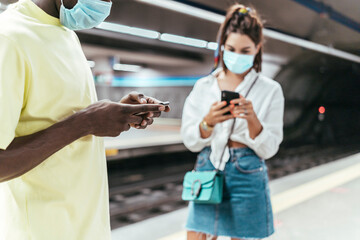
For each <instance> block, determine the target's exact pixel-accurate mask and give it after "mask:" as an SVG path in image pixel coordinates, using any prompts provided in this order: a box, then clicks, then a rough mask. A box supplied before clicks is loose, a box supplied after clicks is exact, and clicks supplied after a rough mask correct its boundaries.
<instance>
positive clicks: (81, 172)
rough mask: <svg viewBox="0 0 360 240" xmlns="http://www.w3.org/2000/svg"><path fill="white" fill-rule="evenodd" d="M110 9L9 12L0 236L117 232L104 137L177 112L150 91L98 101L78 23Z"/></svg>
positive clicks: (76, 236)
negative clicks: (111, 209) (113, 229)
mask: <svg viewBox="0 0 360 240" xmlns="http://www.w3.org/2000/svg"><path fill="white" fill-rule="evenodd" d="M110 8H111V3H110V2H106V1H101V0H79V1H78V2H77V1H76V0H63V1H60V0H34V1H32V0H20V2H18V3H15V4H13V5H11V6H10V7H9V8H8V9H7V10H6V11H5V12H3V13H2V14H0V240H108V239H110V233H111V232H110V222H109V221H110V220H109V206H108V201H109V199H108V183H107V171H106V160H105V153H104V145H103V141H102V139H101V138H98V136H116V135H119V134H120V133H121V132H122V131H125V130H128V129H129V126H130V125H131V126H135V127H137V128H144V127H146V125H147V124H151V123H152V121H153V119H152V118H153V117H157V116H159V115H160V112H161V111H169V108H165V107H164V106H161V105H159V104H158V103H159V102H158V101H157V100H154V99H152V98H148V97H144V96H142V95H140V94H130V95H128V96H126V97H124V98H123V99H122V100H121V103H114V102H109V101H101V102H97V97H96V93H95V88H94V82H93V76H92V73H91V70H90V69H89V67H88V65H87V60H86V58H85V56H84V53H83V52H82V49H81V46H80V43H79V40H78V38H77V36H76V34H75V33H74V31H72V30H77V29H84V28H91V27H94V26H95V25H97V24H99V23H100V22H101V21H103V20H104V19H105V18H106V17H107V15H108V14H109V12H110ZM134 103H140V104H134ZM141 112H148V114H143V115H141V116H136V115H135V113H141Z"/></svg>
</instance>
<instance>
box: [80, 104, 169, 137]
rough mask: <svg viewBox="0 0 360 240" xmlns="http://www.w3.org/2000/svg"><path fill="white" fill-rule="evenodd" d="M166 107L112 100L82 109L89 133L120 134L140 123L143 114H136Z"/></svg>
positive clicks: (111, 135)
mask: <svg viewBox="0 0 360 240" xmlns="http://www.w3.org/2000/svg"><path fill="white" fill-rule="evenodd" d="M164 110H165V107H164V106H162V105H159V104H137V105H131V104H123V103H116V102H111V101H99V102H97V103H94V104H92V105H90V106H89V107H88V108H86V109H84V110H82V111H81V112H82V114H83V115H84V116H86V117H85V118H86V120H87V121H86V124H87V127H88V128H89V134H92V135H95V136H101V137H103V136H110V137H115V136H118V135H119V134H120V133H121V132H123V131H127V130H129V128H130V125H133V124H134V125H140V124H141V122H142V121H143V117H142V116H135V115H134V114H136V113H139V112H161V111H164Z"/></svg>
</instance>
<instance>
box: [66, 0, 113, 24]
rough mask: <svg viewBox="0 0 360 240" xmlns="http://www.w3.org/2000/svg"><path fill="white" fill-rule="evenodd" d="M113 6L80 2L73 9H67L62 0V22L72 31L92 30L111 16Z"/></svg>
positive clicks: (89, 0) (98, 0) (95, 0)
mask: <svg viewBox="0 0 360 240" xmlns="http://www.w3.org/2000/svg"><path fill="white" fill-rule="evenodd" d="M111 6H112V2H105V1H101V0H78V3H77V4H76V5H75V6H74V7H73V8H72V9H67V8H65V6H64V3H63V0H61V6H60V22H61V24H62V25H64V26H65V27H67V28H69V29H71V30H83V29H90V28H93V27H96V26H98V25H99V24H100V23H102V22H103V21H104V20H105V19H106V18H107V17H108V16H109V15H110V10H111Z"/></svg>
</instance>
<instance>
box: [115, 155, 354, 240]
mask: <svg viewBox="0 0 360 240" xmlns="http://www.w3.org/2000/svg"><path fill="white" fill-rule="evenodd" d="M270 190H271V196H272V197H271V198H272V204H273V211H274V224H275V233H274V234H273V235H272V236H271V237H269V238H267V239H266V240H298V239H299V240H315V239H316V240H319V239H320V240H343V239H344V240H359V239H360V204H359V203H360V153H359V154H355V155H352V156H349V157H346V158H343V159H339V160H337V161H334V162H331V163H327V164H324V165H321V166H318V167H313V168H311V169H308V170H304V171H301V172H299V173H295V174H292V175H289V176H286V177H282V178H280V179H276V180H273V181H271V182H270ZM186 217H187V208H184V209H180V210H177V211H174V212H171V213H168V214H164V215H162V216H158V217H155V218H151V219H148V220H145V221H142V222H139V223H136V224H132V225H129V226H126V227H123V228H119V229H115V230H113V232H112V239H113V240H121V239H126V240H141V239H146V240H155V239H156V240H185V239H186V232H185V228H184V226H185V222H186ZM218 239H219V240H228V239H229V238H227V237H219V238H218Z"/></svg>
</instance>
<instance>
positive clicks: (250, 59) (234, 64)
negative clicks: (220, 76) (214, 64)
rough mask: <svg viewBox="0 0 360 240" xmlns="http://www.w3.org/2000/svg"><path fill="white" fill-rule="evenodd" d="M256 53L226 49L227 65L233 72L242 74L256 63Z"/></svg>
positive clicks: (225, 59)
mask: <svg viewBox="0 0 360 240" xmlns="http://www.w3.org/2000/svg"><path fill="white" fill-rule="evenodd" d="M254 58H255V55H247V54H238V53H234V52H230V51H227V50H224V58H223V59H224V63H225V66H226V67H227V68H228V69H229V70H230V71H231V72H233V73H236V74H242V73H244V72H246V71H247V70H249V69H250V68H251V67H252V66H253V65H254Z"/></svg>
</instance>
